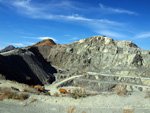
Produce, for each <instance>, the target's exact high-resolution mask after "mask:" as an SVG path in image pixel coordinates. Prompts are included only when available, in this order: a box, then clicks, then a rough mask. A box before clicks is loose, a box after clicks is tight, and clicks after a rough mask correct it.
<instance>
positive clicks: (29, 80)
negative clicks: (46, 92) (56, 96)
mask: <svg viewBox="0 0 150 113" xmlns="http://www.w3.org/2000/svg"><path fill="white" fill-rule="evenodd" d="M56 72H57V71H56V69H55V68H54V67H52V66H51V65H50V64H49V63H48V62H47V61H46V60H45V59H44V58H43V57H42V56H41V54H36V52H33V53H32V52H31V51H29V50H22V49H19V50H18V51H17V53H15V54H10V55H7V56H2V55H0V73H1V74H3V75H5V76H6V79H9V80H15V81H17V82H21V83H25V84H29V85H36V84H40V85H43V84H50V83H52V82H54V81H55V77H54V76H53V74H54V73H56Z"/></svg>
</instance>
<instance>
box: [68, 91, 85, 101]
mask: <svg viewBox="0 0 150 113" xmlns="http://www.w3.org/2000/svg"><path fill="white" fill-rule="evenodd" d="M70 96H71V97H72V98H74V99H78V98H81V97H86V96H87V95H86V91H85V89H84V88H76V89H74V90H73V91H72V93H70Z"/></svg>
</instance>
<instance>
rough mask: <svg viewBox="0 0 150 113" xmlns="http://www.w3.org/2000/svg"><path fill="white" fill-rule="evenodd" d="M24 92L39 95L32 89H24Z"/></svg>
mask: <svg viewBox="0 0 150 113" xmlns="http://www.w3.org/2000/svg"><path fill="white" fill-rule="evenodd" d="M23 90H24V91H25V92H29V93H35V94H40V92H39V91H37V90H35V89H32V88H24V89H23Z"/></svg>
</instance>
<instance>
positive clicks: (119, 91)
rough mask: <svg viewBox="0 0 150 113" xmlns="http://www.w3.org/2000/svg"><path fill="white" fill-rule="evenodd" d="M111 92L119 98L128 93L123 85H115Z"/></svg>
mask: <svg viewBox="0 0 150 113" xmlns="http://www.w3.org/2000/svg"><path fill="white" fill-rule="evenodd" d="M113 91H114V93H116V94H117V95H119V96H124V95H127V93H128V91H127V89H126V86H125V85H117V86H116V87H115V88H113Z"/></svg>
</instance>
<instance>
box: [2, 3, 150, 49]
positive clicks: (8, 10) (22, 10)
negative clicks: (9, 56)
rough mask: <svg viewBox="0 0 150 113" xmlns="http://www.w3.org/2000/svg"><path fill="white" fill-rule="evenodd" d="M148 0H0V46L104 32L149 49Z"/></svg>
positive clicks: (68, 40) (65, 39)
mask: <svg viewBox="0 0 150 113" xmlns="http://www.w3.org/2000/svg"><path fill="white" fill-rule="evenodd" d="M149 4H150V0H0V49H2V48H4V47H6V46H8V45H14V46H15V47H24V46H28V45H32V44H34V43H36V42H38V41H40V40H42V39H45V38H52V39H53V40H54V41H55V42H56V43H58V44H64V43H72V42H74V41H77V40H80V39H82V38H88V37H91V36H95V35H105V36H108V37H111V38H113V39H116V40H131V41H133V42H134V43H135V44H137V45H138V46H139V47H140V48H142V49H146V50H150V29H149V28H150V22H149V20H150V13H149V11H150V7H149Z"/></svg>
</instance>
